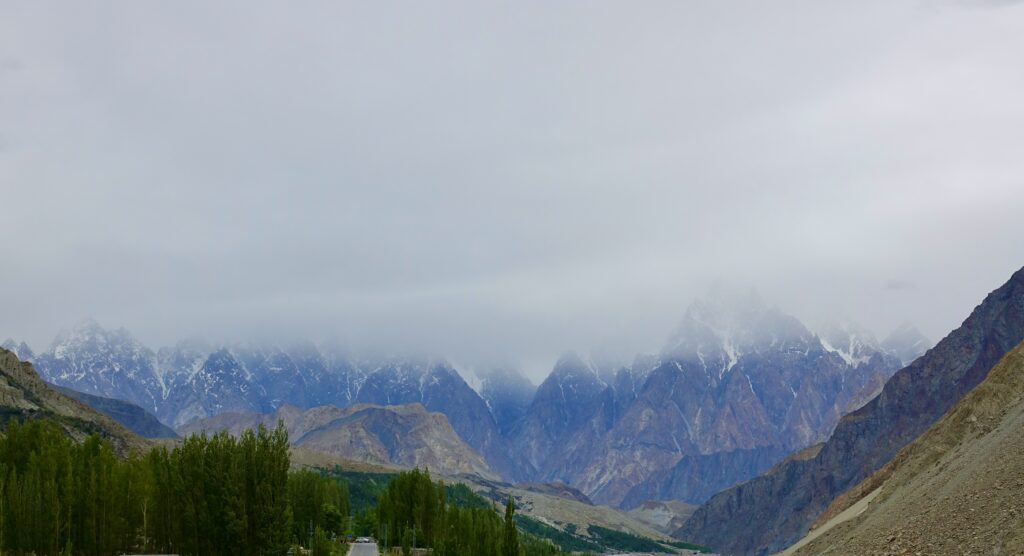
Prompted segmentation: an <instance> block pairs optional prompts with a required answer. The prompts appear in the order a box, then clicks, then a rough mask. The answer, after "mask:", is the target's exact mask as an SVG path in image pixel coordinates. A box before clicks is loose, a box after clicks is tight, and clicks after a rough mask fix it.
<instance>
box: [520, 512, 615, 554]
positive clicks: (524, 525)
mask: <svg viewBox="0 0 1024 556" xmlns="http://www.w3.org/2000/svg"><path fill="white" fill-rule="evenodd" d="M516 523H517V524H518V525H519V530H520V531H522V532H526V533H529V534H530V535H533V536H535V537H539V538H542V539H548V540H550V541H551V542H552V543H554V544H555V545H556V546H558V547H559V548H560V549H562V550H564V551H565V552H603V551H604V549H603V548H602V547H601V545H599V544H597V543H594V542H592V541H590V540H587V539H585V538H583V537H580V536H577V535H574V534H571V533H566V532H565V531H562V530H561V529H556V528H554V527H552V526H550V525H548V524H546V523H543V522H541V521H538V520H536V519H533V518H530V517H526V516H524V515H517V516H516Z"/></svg>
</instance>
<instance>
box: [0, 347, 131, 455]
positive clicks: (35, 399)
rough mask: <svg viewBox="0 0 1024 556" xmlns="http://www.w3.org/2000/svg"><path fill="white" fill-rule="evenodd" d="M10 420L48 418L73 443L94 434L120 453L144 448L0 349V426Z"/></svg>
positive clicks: (126, 431)
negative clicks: (58, 426)
mask: <svg viewBox="0 0 1024 556" xmlns="http://www.w3.org/2000/svg"><path fill="white" fill-rule="evenodd" d="M11 419H19V420H21V419H49V420H52V421H54V422H56V423H57V424H58V425H60V426H61V427H62V428H63V429H64V431H65V432H66V433H67V434H68V436H70V437H72V438H74V439H76V440H83V439H85V438H86V437H87V436H89V435H90V434H93V433H97V434H99V435H100V436H102V437H103V438H106V439H107V440H109V441H110V443H111V444H112V445H113V447H114V449H115V450H116V451H117V452H119V453H121V454H127V453H129V452H132V451H139V450H142V449H143V448H144V447H145V446H146V441H144V440H143V439H142V438H140V437H138V436H136V435H134V434H132V433H131V432H129V431H128V430H126V429H125V428H124V427H122V426H121V425H119V424H118V423H116V422H115V421H114V420H113V419H111V418H109V417H107V416H106V415H103V414H101V413H99V412H98V411H96V410H94V409H92V408H91V407H89V406H87V405H85V404H83V403H81V402H79V401H76V400H74V399H71V398H69V397H67V396H65V395H63V394H61V393H60V392H57V391H56V390H54V389H53V388H50V387H49V386H48V385H47V384H46V383H45V382H43V380H42V379H41V378H40V377H39V375H38V374H36V371H35V369H33V368H32V364H31V363H28V362H24V361H21V360H19V359H18V356H17V355H15V354H14V353H13V352H11V351H8V350H6V349H3V348H0V424H4V423H6V422H7V421H9V420H11Z"/></svg>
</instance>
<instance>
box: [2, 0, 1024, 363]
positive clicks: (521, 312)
mask: <svg viewBox="0 0 1024 556" xmlns="http://www.w3.org/2000/svg"><path fill="white" fill-rule="evenodd" d="M210 4H211V3H208V2H177V1H176V2H162V3H156V2H144V3H143V2H122V3H111V4H107V3H101V2H53V3H48V2H14V1H6V0H0V257H2V263H0V264H2V266H0V339H2V338H3V337H7V336H11V337H15V338H19V339H27V340H28V341H29V342H30V343H31V344H32V345H33V347H35V348H36V349H42V348H45V347H46V346H47V345H48V344H49V342H50V341H51V340H52V338H53V336H54V335H55V334H56V333H57V332H58V330H59V329H61V328H66V327H69V326H71V325H73V324H74V323H75V322H77V321H79V320H81V319H82V318H84V317H87V316H92V317H94V318H96V319H97V320H98V321H100V323H101V324H103V325H105V326H107V327H119V326H124V327H127V328H128V329H130V330H131V331H133V332H134V333H135V334H136V335H137V336H138V337H139V338H140V339H142V340H143V341H145V342H147V343H148V344H150V345H152V346H154V347H156V346H160V345H166V344H169V343H173V342H174V341H176V340H177V339H179V338H181V337H183V336H187V335H193V334H203V335H206V336H209V337H211V338H213V339H235V338H240V337H247V336H250V335H272V336H280V337H310V338H313V339H320V338H324V337H327V336H337V337H338V338H340V339H342V340H343V341H344V342H346V343H348V344H350V345H353V346H376V347H382V346H387V347H392V346H393V347H395V348H396V349H397V348H401V349H419V350H430V351H432V352H436V353H440V354H444V355H447V356H449V357H451V358H453V359H455V360H456V361H459V362H464V364H467V365H479V364H484V363H486V362H489V361H505V362H511V363H515V364H517V365H520V366H522V367H523V368H526V369H527V370H528V371H529V372H530V373H531V374H532V375H533V376H535V377H537V376H539V375H540V374H542V373H543V372H544V371H545V370H546V369H547V368H548V367H549V366H550V364H551V363H552V362H553V360H554V359H555V358H556V357H557V356H558V354H559V353H561V352H563V351H565V350H568V349H575V350H578V351H580V352H582V353H587V352H589V351H591V350H592V349H595V348H596V349H600V350H610V351H613V352H616V353H635V352H639V351H656V350H657V349H658V348H659V346H660V345H661V344H662V343H663V342H664V341H665V339H666V337H667V336H668V335H669V334H670V333H671V331H672V329H673V328H674V326H675V323H676V322H677V321H678V320H679V319H680V317H681V316H682V314H683V312H684V310H685V308H686V306H687V305H688V304H689V302H690V301H691V300H692V299H693V298H694V297H695V296H699V295H702V294H703V293H704V292H705V291H706V290H707V289H708V287H709V285H710V284H711V283H713V282H714V281H715V280H718V279H727V280H729V281H731V282H734V283H739V284H749V285H752V286H755V287H757V288H758V290H759V291H760V292H761V294H762V296H763V297H764V298H765V299H766V300H767V301H768V302H769V303H771V304H774V305H778V306H780V307H781V308H783V309H784V310H786V311H788V312H791V313H793V314H795V315H797V316H799V317H800V318H802V319H804V320H805V322H807V323H808V324H809V325H814V324H815V323H817V322H820V321H821V320H823V319H825V318H830V317H832V316H844V317H848V318H852V319H854V320H856V321H859V322H862V323H863V324H865V325H867V326H868V327H870V328H872V329H874V330H875V331H876V332H877V333H878V334H879V335H885V333H887V332H888V331H889V330H890V329H892V328H893V327H895V326H896V325H898V324H899V323H900V322H902V321H904V320H909V321H911V322H913V323H915V324H917V325H918V326H919V327H920V328H921V329H922V330H923V331H924V332H925V333H926V334H927V335H928V336H930V337H931V338H932V339H933V340H937V339H939V338H941V337H942V336H943V335H945V334H946V333H947V332H948V331H949V330H951V329H952V328H954V327H956V326H957V325H958V324H959V323H960V322H961V321H962V319H963V318H964V317H965V316H966V315H967V314H968V313H969V312H970V310H971V309H972V308H973V307H974V306H975V305H976V304H977V303H978V302H980V300H981V299H982V298H983V296H984V295H985V294H986V293H987V292H989V291H990V290H992V289H994V288H995V287H997V286H999V285H1000V284H1002V283H1003V282H1004V281H1005V280H1006V279H1007V278H1008V277H1009V275H1010V274H1011V273H1012V272H1013V271H1014V270H1016V269H1017V268H1019V267H1020V266H1022V265H1024V3H1015V2H995V1H990V2H967V1H962V2H958V1H952V0H950V1H927V2H926V1H893V0H884V1H878V2H865V1H858V2H845V3H837V2H818V1H808V2H718V1H715V2H677V1H673V2H616V3H604V2H589V1H588V2H557V3H552V2H536V3H530V2H514V3H502V4H496V3H490V2H465V3H442V2H399V3H389V2H379V1H373V2H364V3H346V2H324V3H317V2H302V3H287V5H286V3H273V4H266V5H263V6H262V7H260V6H258V4H260V3H255V2H248V1H246V2H238V3H235V4H234V5H232V4H231V3H229V2H217V3H215V4H216V5H210Z"/></svg>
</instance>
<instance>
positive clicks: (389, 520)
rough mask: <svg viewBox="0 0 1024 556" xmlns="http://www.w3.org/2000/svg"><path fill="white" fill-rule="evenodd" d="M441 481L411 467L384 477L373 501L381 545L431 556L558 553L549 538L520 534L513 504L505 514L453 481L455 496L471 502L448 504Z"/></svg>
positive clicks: (545, 555) (499, 555) (526, 555)
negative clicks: (383, 488) (415, 549)
mask: <svg viewBox="0 0 1024 556" xmlns="http://www.w3.org/2000/svg"><path fill="white" fill-rule="evenodd" d="M447 492H448V489H446V488H445V485H444V483H443V482H440V481H439V482H436V483H435V482H433V481H432V480H431V479H430V474H429V473H427V472H425V471H420V470H418V469H414V470H412V471H407V472H403V473H400V474H399V475H397V476H396V477H395V478H393V479H392V480H391V482H389V483H388V486H387V490H386V491H385V492H384V493H383V494H381V495H380V497H379V498H378V501H377V508H376V519H377V540H378V542H379V543H380V544H381V546H383V547H398V546H400V547H402V553H403V554H409V553H410V552H411V550H410V549H411V548H413V547H414V546H415V547H423V548H432V549H433V554H434V555H435V556H547V555H555V554H562V552H561V551H560V550H558V548H557V547H555V546H554V545H553V544H551V543H550V542H547V541H544V540H541V539H536V538H533V537H528V536H521V535H520V534H519V531H518V529H517V528H516V523H515V515H514V514H515V504H514V503H513V501H512V500H511V499H509V500H508V502H507V503H506V506H505V518H504V519H502V518H501V517H499V515H498V513H497V512H496V511H495V510H494V508H492V507H491V506H490V505H489V504H488V503H487V502H486V501H484V500H483V499H481V498H480V497H478V496H476V495H475V494H473V493H471V492H469V490H468V488H466V487H465V486H462V485H459V486H457V487H456V492H463V493H464V494H462V495H461V496H460V497H461V498H463V499H464V500H462V502H465V501H466V500H465V499H469V500H470V501H471V502H472V501H473V500H475V501H476V503H475V504H474V503H470V504H459V505H457V504H452V503H449V500H448V499H447Z"/></svg>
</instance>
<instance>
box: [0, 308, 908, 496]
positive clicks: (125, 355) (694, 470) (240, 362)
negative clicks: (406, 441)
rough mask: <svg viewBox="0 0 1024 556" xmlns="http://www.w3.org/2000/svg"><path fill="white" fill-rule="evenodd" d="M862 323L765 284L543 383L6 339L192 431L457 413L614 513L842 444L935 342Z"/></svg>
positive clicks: (570, 365) (487, 439)
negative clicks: (807, 320) (765, 288)
mask: <svg viewBox="0 0 1024 556" xmlns="http://www.w3.org/2000/svg"><path fill="white" fill-rule="evenodd" d="M897 332H899V333H898V334H894V335H893V336H890V337H889V338H887V339H886V340H885V341H884V342H879V341H878V340H876V339H875V337H874V335H873V334H871V333H869V332H867V331H866V330H864V329H863V328H862V327H859V326H857V325H855V324H852V323H842V324H830V325H828V326H827V327H824V328H823V329H822V330H821V331H820V332H818V333H815V332H812V331H811V330H809V329H808V328H807V327H805V326H804V325H803V324H802V323H801V322H800V321H799V320H797V319H796V318H794V317H792V316H790V315H787V314H786V313H784V312H782V311H781V310H779V309H777V308H774V307H770V306H768V305H767V304H766V303H765V302H764V301H763V300H762V299H761V298H760V297H759V296H758V295H757V294H756V293H754V292H753V291H749V292H741V293H739V294H737V293H736V292H732V291H724V290H720V289H716V290H713V291H712V292H711V293H710V294H709V295H708V296H707V297H706V298H704V299H700V300H697V301H695V302H694V303H693V304H692V305H691V306H690V308H689V309H688V310H687V311H686V313H685V315H684V318H683V319H682V321H681V323H680V324H679V326H678V328H677V330H676V332H675V333H674V334H672V335H671V337H670V339H669V341H668V342H667V343H666V344H665V346H664V348H663V349H662V351H661V353H659V354H652V355H638V356H637V357H635V358H634V360H633V361H632V362H631V363H629V364H626V365H622V364H608V363H600V362H591V361H587V360H584V359H582V358H581V357H579V356H577V355H575V354H572V353H569V354H566V355H565V356H563V357H562V358H561V359H560V360H559V361H558V363H557V364H556V365H555V367H554V369H553V370H552V372H551V373H550V374H549V375H548V376H547V378H546V379H545V380H544V381H543V382H542V383H541V384H540V385H537V386H534V385H533V384H532V383H531V382H530V381H529V380H528V379H527V378H526V377H524V376H523V375H522V374H521V373H519V372H517V371H516V370H514V369H512V368H509V367H497V368H493V369H485V370H482V371H465V370H461V371H460V370H458V369H456V368H455V367H454V366H453V365H452V364H451V363H449V362H448V361H445V360H444V359H441V358H438V357H396V356H391V357H368V356H360V355H357V354H356V355H354V354H353V353H351V352H349V351H347V350H345V349H343V348H340V347H338V346H333V345H329V344H326V345H316V344H314V343H312V342H301V343H288V344H284V345H282V346H276V345H272V344H255V343H246V344H242V343H238V344H231V345H216V344H210V343H207V342H204V341H201V340H187V341H182V342H179V343H178V344H176V345H174V346H170V347H161V348H158V349H153V348H151V347H148V346H146V345H144V344H142V343H141V342H140V341H138V340H137V339H135V338H134V337H133V336H132V335H131V334H130V333H129V332H128V331H126V330H123V329H120V330H108V329H106V328H104V327H102V326H101V325H99V324H98V323H96V322H95V321H92V320H86V321H83V322H81V323H79V324H78V325H76V326H75V327H73V328H72V329H70V330H68V331H65V332H62V333H61V334H59V335H58V337H57V338H56V339H55V340H54V342H53V344H52V345H51V346H49V348H47V349H46V350H45V351H41V352H39V353H34V352H32V351H31V350H30V348H29V347H28V346H27V345H25V344H23V343H16V342H13V341H8V342H5V344H4V345H5V346H10V347H11V348H13V349H14V350H15V351H16V352H18V353H23V354H24V355H25V358H26V359H30V360H32V361H33V363H34V364H35V366H36V367H37V368H38V370H39V372H40V374H41V375H42V376H43V377H44V379H45V380H47V381H49V382H52V383H54V384H57V385H60V386H63V387H67V388H71V389H73V390H77V391H81V392H84V393H87V394H92V395H97V396H104V397H108V398H116V399H123V400H127V401H130V402H132V403H135V404H138V405H139V406H141V407H143V408H145V409H146V410H147V411H149V412H151V413H152V414H154V415H156V416H157V417H158V418H159V419H160V420H161V421H163V422H164V423H167V424H168V425H170V426H172V427H174V428H176V429H179V430H180V429H181V428H182V427H185V426H193V427H195V426H196V425H195V424H196V423H197V422H200V421H202V420H206V419H209V418H212V417H215V416H217V415H221V414H226V413H239V412H241V413H246V414H256V415H265V414H270V413H273V412H275V411H279V410H281V408H283V407H294V408H297V409H298V410H307V409H311V408H315V407H320V406H336V407H348V406H351V405H353V404H371V405H374V406H380V407H385V406H398V405H407V404H420V405H422V406H423V407H424V408H425V409H426V410H427V411H430V412H438V413H441V414H443V415H444V416H445V417H446V418H447V421H448V422H449V423H450V424H451V427H452V429H453V430H454V432H455V433H456V434H457V435H458V437H459V438H460V439H461V440H463V441H465V442H466V444H467V445H468V446H470V447H471V448H472V449H473V450H475V451H476V452H478V453H479V454H480V456H482V458H483V461H485V462H486V464H487V466H488V467H489V469H490V470H491V471H492V472H493V473H495V474H496V475H498V476H502V477H504V478H506V479H507V480H514V481H560V482H564V483H566V484H569V485H572V486H575V487H577V488H579V489H580V490H582V491H583V492H584V493H585V494H586V495H587V496H589V497H591V498H592V499H593V500H595V501H596V502H599V503H605V504H613V505H623V506H629V507H632V506H635V505H638V504H640V503H641V502H643V501H645V500H649V499H681V500H685V501H688V502H693V503H699V502H702V501H704V500H705V499H706V498H707V497H709V496H710V495H712V494H714V493H715V492H717V491H718V490H721V488H724V487H727V486H730V485H732V484H735V483H736V482H738V481H741V480H745V479H747V478H750V477H752V476H754V475H756V474H757V473H759V472H761V471H764V470H765V469H767V468H768V467H770V466H771V465H772V464H774V463H775V462H777V461H778V460H779V459H781V458H782V457H784V456H785V455H786V454H788V453H790V452H792V451H794V450H798V449H801V448H803V447H806V446H808V445H811V444H813V443H816V442H820V441H821V440H823V439H825V438H827V437H828V435H829V434H830V433H831V431H832V429H833V428H834V426H835V424H836V422H837V421H838V419H839V417H840V416H841V415H843V414H845V413H847V412H848V411H851V410H852V409H855V408H857V407H859V406H860V405H862V404H863V403H865V402H866V401H867V400H868V399H870V398H871V397H872V396H874V395H875V394H876V393H877V392H878V391H879V390H880V388H881V386H882V384H884V382H885V381H886V379H887V378H888V377H889V376H890V375H891V374H892V373H893V372H894V371H895V370H896V369H898V368H900V367H901V366H902V365H903V363H904V360H903V358H913V357H916V356H917V355H919V354H920V350H921V348H923V347H924V346H925V344H924V343H922V342H921V336H920V334H919V333H915V332H914V331H913V330H912V329H903V328H901V329H900V330H899V331H897Z"/></svg>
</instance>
